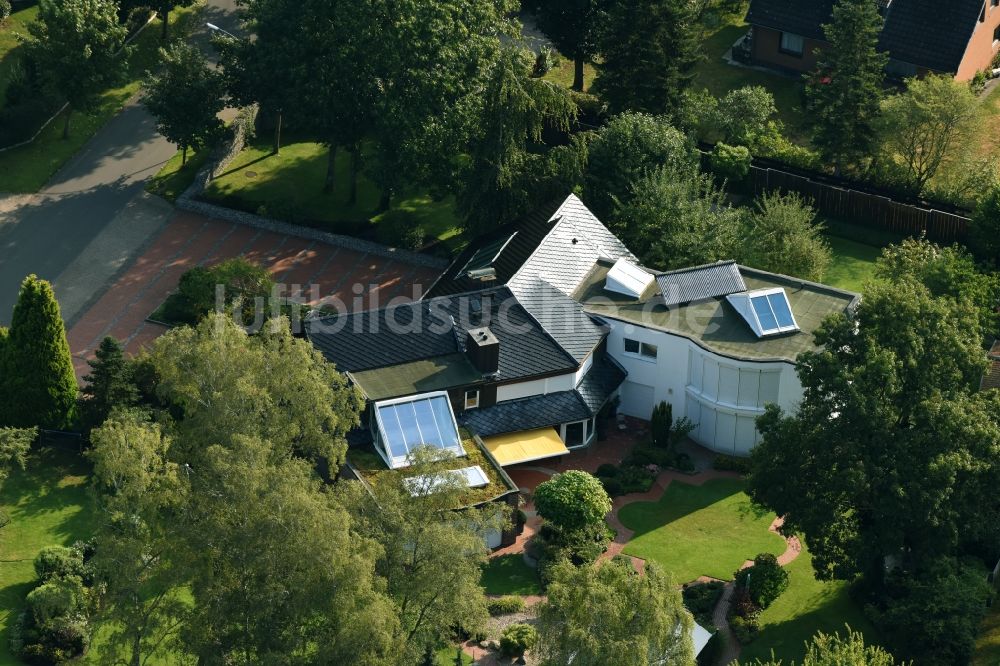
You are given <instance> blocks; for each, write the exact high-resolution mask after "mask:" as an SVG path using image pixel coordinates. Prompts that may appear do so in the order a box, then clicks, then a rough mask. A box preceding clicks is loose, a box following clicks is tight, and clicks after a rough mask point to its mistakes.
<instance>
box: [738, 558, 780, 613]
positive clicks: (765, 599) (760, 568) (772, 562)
mask: <svg viewBox="0 0 1000 666" xmlns="http://www.w3.org/2000/svg"><path fill="white" fill-rule="evenodd" d="M736 583H737V584H738V585H741V586H742V587H744V588H745V589H746V590H747V592H748V593H749V595H750V598H751V599H752V600H753V602H754V603H755V604H756V605H758V606H760V607H761V608H767V607H768V606H770V605H771V604H772V603H774V600H775V599H777V598H778V597H780V596H781V594H782V593H783V592H784V591H785V590H787V589H788V572H787V571H785V570H784V569H783V568H782V567H781V565H779V564H778V559H777V558H776V557H775V556H774V555H772V554H771V553H761V554H759V555H758V556H757V557H755V558H753V566H752V567H747V568H746V569H742V570H740V571H737V572H736Z"/></svg>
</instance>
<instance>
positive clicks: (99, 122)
mask: <svg viewBox="0 0 1000 666" xmlns="http://www.w3.org/2000/svg"><path fill="white" fill-rule="evenodd" d="M200 11H201V5H198V4H196V5H193V6H191V7H178V8H177V9H175V10H173V11H171V12H170V34H171V39H186V37H187V35H188V34H190V32H191V30H192V29H193V28H194V27H195V26H196V25H197V24H198V15H199V13H200ZM133 45H134V46H135V53H134V54H133V56H132V60H131V62H130V63H129V80H128V81H127V82H126V83H125V84H123V85H121V86H118V87H116V88H111V89H109V90H106V91H104V93H103V94H102V95H101V97H100V101H99V103H98V105H97V107H96V109H95V110H94V111H93V112H92V113H80V112H75V113H73V115H72V118H71V119H70V136H69V138H68V139H63V138H62V130H63V119H64V116H62V115H60V116H59V117H58V118H56V119H55V120H53V121H52V122H51V123H49V125H48V126H47V127H46V128H45V129H44V130H43V131H42V133H41V134H39V136H38V138H37V139H35V141H33V142H32V143H30V144H28V145H26V146H22V147H20V148H15V149H13V150H8V151H6V152H3V153H0V174H2V176H0V192H37V191H38V190H39V189H41V188H42V186H44V185H45V183H46V182H48V180H49V178H51V177H52V175H53V174H54V173H55V172H56V171H58V170H59V168H60V167H61V166H62V165H63V164H65V163H66V161H67V160H69V158H70V157H72V156H73V155H74V154H76V152H77V151H78V150H80V148H82V147H83V146H84V144H86V143H87V141H89V140H90V139H91V137H93V136H94V134H96V133H97V130H99V129H100V128H101V127H103V126H104V125H105V124H106V123H107V122H108V121H109V120H111V119H112V118H113V117H114V116H115V115H116V114H117V113H118V112H119V111H121V109H122V107H123V106H124V105H125V103H126V102H127V101H128V100H129V99H131V98H132V96H133V95H135V94H136V93H137V92H138V91H139V82H140V81H141V80H142V77H143V75H144V74H145V72H146V71H147V70H150V69H153V68H155V67H156V64H157V63H158V62H159V57H160V56H159V48H160V47H161V46H162V45H163V43H162V42H161V41H160V28H159V24H158V23H156V22H153V23H152V24H150V25H149V26H148V27H147V28H146V29H145V30H143V31H142V33H141V34H140V35H139V36H138V37H137V38H136V39H135V41H134V42H133Z"/></svg>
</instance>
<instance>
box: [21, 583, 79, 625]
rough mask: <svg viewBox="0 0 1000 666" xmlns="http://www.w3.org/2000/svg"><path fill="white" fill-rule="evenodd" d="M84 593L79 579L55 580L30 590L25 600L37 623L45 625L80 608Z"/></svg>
mask: <svg viewBox="0 0 1000 666" xmlns="http://www.w3.org/2000/svg"><path fill="white" fill-rule="evenodd" d="M83 594H84V592H83V585H82V584H81V583H80V580H79V579H62V580H53V581H52V582H49V583H43V584H41V585H39V586H38V587H36V588H35V589H33V590H32V591H31V592H29V593H28V596H27V597H26V598H25V602H26V603H27V604H28V611H29V612H30V613H31V617H32V619H34V621H35V624H37V625H45V624H46V623H48V622H49V621H50V620H52V619H54V618H57V617H60V616H64V615H69V614H70V613H73V612H75V611H76V610H78V609H79V608H80V606H81V605H82V604H83Z"/></svg>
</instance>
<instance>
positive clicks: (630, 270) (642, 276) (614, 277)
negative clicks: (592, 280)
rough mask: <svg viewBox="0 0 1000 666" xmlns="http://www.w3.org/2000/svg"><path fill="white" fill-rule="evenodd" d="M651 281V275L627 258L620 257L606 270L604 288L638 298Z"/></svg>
mask: <svg viewBox="0 0 1000 666" xmlns="http://www.w3.org/2000/svg"><path fill="white" fill-rule="evenodd" d="M652 282H653V276H652V275H650V274H649V273H647V272H646V271H644V270H642V269H641V268H639V267H638V266H636V265H635V264H633V263H632V262H630V261H629V260H628V259H625V258H621V259H619V260H618V261H616V262H615V265H614V266H612V267H611V270H609V271H608V277H607V281H606V282H605V283H604V288H605V289H607V290H608V291H612V292H614V293H616V294H622V295H623V296H631V297H632V298H639V297H640V296H642V294H643V292H644V291H646V288H647V287H649V285H650V284H651V283H652Z"/></svg>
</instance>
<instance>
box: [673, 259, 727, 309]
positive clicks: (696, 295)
mask: <svg viewBox="0 0 1000 666" xmlns="http://www.w3.org/2000/svg"><path fill="white" fill-rule="evenodd" d="M656 284H657V285H658V286H659V287H660V294H661V295H662V296H663V304H664V305H666V306H667V307H673V306H674V305H679V304H681V303H693V302H697V301H703V300H705V299H707V298H718V297H719V296H727V295H729V294H735V293H737V292H740V291H746V289H747V286H746V283H744V281H743V276H742V275H741V274H740V267H739V266H738V265H737V264H736V262H735V261H720V262H718V263H715V264H706V265H704V266H694V267H693V268H683V269H681V270H678V271H670V272H667V273H661V274H660V275H657V276H656Z"/></svg>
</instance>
